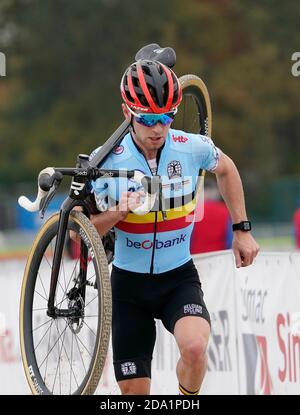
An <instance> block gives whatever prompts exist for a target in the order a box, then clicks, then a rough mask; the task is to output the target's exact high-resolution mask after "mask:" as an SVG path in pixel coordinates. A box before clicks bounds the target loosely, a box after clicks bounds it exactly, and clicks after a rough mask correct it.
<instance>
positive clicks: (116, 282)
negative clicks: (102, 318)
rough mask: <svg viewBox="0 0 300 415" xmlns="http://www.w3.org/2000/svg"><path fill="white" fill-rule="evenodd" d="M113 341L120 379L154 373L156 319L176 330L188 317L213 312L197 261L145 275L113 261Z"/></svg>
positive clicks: (116, 371) (114, 359)
mask: <svg viewBox="0 0 300 415" xmlns="http://www.w3.org/2000/svg"><path fill="white" fill-rule="evenodd" d="M111 284H112V298H113V301H112V345H113V361H114V369H115V376H116V379H117V381H119V380H125V379H132V378H140V377H149V378H151V360H152V353H153V349H154V344H155V338H156V330H155V320H154V319H160V320H161V321H162V323H163V325H164V326H165V328H166V329H167V330H168V331H169V332H170V333H172V334H173V331H174V326H175V323H176V321H177V320H179V319H180V318H181V317H184V316H189V315H193V316H199V317H203V318H204V319H205V320H207V321H208V323H209V324H210V317H209V313H208V311H207V308H206V305H205V303H204V300H203V291H202V289H201V283H200V281H199V276H198V272H197V269H196V267H195V265H194V263H193V261H192V260H190V261H188V262H187V263H186V264H184V265H182V266H181V267H178V268H176V269H173V270H171V271H168V272H164V273H161V274H156V275H155V274H154V275H150V274H141V273H137V272H130V271H126V270H122V269H120V268H117V267H115V266H113V269H112V274H111Z"/></svg>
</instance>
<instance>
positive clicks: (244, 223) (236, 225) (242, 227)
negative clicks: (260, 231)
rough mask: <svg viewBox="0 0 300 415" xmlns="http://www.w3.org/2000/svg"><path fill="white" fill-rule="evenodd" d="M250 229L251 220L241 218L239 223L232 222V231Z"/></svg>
mask: <svg viewBox="0 0 300 415" xmlns="http://www.w3.org/2000/svg"><path fill="white" fill-rule="evenodd" d="M251 229H252V227H251V222H250V221H249V220H243V221H242V222H240V223H234V224H233V225H232V230H233V231H244V232H249V231H251Z"/></svg>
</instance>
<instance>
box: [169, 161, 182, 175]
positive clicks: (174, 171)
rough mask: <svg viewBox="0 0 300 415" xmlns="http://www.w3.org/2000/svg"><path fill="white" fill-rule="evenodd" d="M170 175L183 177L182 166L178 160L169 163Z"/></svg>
mask: <svg viewBox="0 0 300 415" xmlns="http://www.w3.org/2000/svg"><path fill="white" fill-rule="evenodd" d="M167 170H168V176H169V179H172V178H173V177H181V176H182V167H181V164H180V162H179V161H178V160H173V161H171V162H170V163H169V164H168V169H167Z"/></svg>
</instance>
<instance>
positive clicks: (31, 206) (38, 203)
mask: <svg viewBox="0 0 300 415" xmlns="http://www.w3.org/2000/svg"><path fill="white" fill-rule="evenodd" d="M83 173H84V175H85V176H86V178H87V180H88V179H95V178H98V177H102V176H106V177H107V176H108V177H128V178H131V179H132V180H133V181H135V182H136V183H138V184H139V185H141V186H142V187H143V188H144V191H145V200H144V202H143V203H142V204H141V205H140V206H138V207H137V208H135V209H133V213H135V214H136V215H145V214H147V213H148V212H150V210H151V209H152V208H153V206H154V204H155V201H156V199H157V193H158V191H159V183H160V177H159V176H153V177H148V176H146V175H145V174H143V173H142V172H140V171H138V170H131V171H124V170H103V169H96V168H90V169H80V168H76V169H69V168H61V169H55V168H53V167H47V168H45V169H43V170H42V171H41V172H40V173H39V176H38V193H37V197H36V199H35V201H34V202H31V201H30V200H29V199H28V198H27V197H25V196H20V197H19V199H18V203H19V205H20V206H21V207H23V208H24V209H26V210H28V211H29V212H36V211H38V210H41V209H42V207H43V205H44V201H45V198H47V196H48V193H49V191H50V189H51V188H52V186H53V185H54V184H55V183H60V182H61V180H62V178H63V176H64V175H69V176H75V177H76V175H77V174H79V175H80V174H83Z"/></svg>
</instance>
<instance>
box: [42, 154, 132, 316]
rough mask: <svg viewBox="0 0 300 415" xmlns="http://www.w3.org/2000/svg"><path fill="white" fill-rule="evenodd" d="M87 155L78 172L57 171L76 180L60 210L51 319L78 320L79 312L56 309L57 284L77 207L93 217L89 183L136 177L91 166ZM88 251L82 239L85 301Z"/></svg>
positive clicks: (82, 282)
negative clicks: (101, 178)
mask: <svg viewBox="0 0 300 415" xmlns="http://www.w3.org/2000/svg"><path fill="white" fill-rule="evenodd" d="M86 157H87V156H84V155H80V156H79V160H78V167H76V168H75V169H72V168H55V171H56V172H59V173H61V174H62V175H63V176H65V175H68V176H73V181H72V183H71V187H70V192H69V196H68V197H67V198H66V199H65V200H64V202H63V204H62V206H61V208H60V216H59V224H58V233H57V238H56V243H55V248H54V258H53V267H52V270H51V279H50V291H49V299H48V310H47V314H48V316H49V317H52V318H57V317H74V316H75V315H76V310H70V309H66V310H64V309H58V308H56V307H55V305H54V302H55V293H56V288H57V281H58V276H59V270H60V265H61V259H62V254H63V248H64V243H65V237H66V232H67V227H68V220H69V215H70V212H71V210H72V209H73V208H74V207H75V206H82V207H83V213H84V214H85V215H86V216H88V217H89V215H90V213H91V212H90V209H89V207H88V204H87V203H86V197H87V195H88V194H89V191H88V189H87V186H86V185H87V183H89V181H90V180H91V179H95V178H98V177H103V176H105V175H108V176H109V177H126V178H129V179H131V178H133V177H134V173H135V172H134V171H122V170H121V171H120V170H103V169H97V168H92V167H90V164H89V162H88V160H87V158H86ZM87 255H88V249H87V248H86V246H85V244H84V242H83V241H82V240H81V249H80V273H79V276H80V280H81V281H80V282H81V284H80V287H81V295H82V298H83V299H84V298H85V286H86V284H85V282H86V263H87V260H88V258H87Z"/></svg>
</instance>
